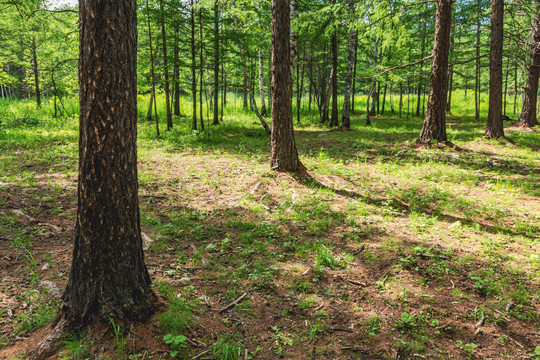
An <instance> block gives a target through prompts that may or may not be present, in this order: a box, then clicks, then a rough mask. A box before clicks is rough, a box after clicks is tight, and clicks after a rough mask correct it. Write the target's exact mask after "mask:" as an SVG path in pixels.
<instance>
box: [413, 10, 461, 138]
mask: <svg viewBox="0 0 540 360" xmlns="http://www.w3.org/2000/svg"><path fill="white" fill-rule="evenodd" d="M452 2H453V0H437V12H436V17H435V41H434V44H433V66H432V70H431V82H430V89H429V100H428V105H427V109H426V116H425V118H424V125H423V127H422V131H421V132H420V136H419V138H418V142H419V143H422V144H425V143H428V142H430V141H431V140H437V141H447V138H446V113H445V105H446V92H447V89H448V53H449V47H450V29H451V23H452Z"/></svg>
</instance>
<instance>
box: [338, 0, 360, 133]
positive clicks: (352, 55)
mask: <svg viewBox="0 0 540 360" xmlns="http://www.w3.org/2000/svg"><path fill="white" fill-rule="evenodd" d="M354 3H355V0H350V2H349V11H350V12H351V24H350V27H351V32H350V35H349V54H348V58H347V76H346V78H345V96H344V99H343V110H342V111H341V126H342V127H343V128H344V129H350V128H351V115H350V108H351V85H352V83H353V76H354V75H353V68H355V65H356V48H357V44H356V39H357V38H358V32H357V31H356V27H355V25H354V24H353V20H354V19H355V16H354ZM353 93H354V91H353ZM353 96H354V94H353Z"/></svg>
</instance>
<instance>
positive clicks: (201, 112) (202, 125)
mask: <svg viewBox="0 0 540 360" xmlns="http://www.w3.org/2000/svg"><path fill="white" fill-rule="evenodd" d="M199 39H200V41H201V46H200V49H199V118H200V119H199V121H200V124H201V131H204V116H203V89H204V88H203V65H204V58H203V52H204V42H203V40H204V39H203V23H202V9H199Z"/></svg>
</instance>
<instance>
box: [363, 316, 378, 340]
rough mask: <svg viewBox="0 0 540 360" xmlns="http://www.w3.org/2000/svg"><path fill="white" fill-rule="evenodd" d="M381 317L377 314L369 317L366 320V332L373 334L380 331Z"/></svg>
mask: <svg viewBox="0 0 540 360" xmlns="http://www.w3.org/2000/svg"><path fill="white" fill-rule="evenodd" d="M380 324H381V318H380V317H378V316H372V317H369V318H368V319H367V321H366V327H367V334H368V335H371V336H374V335H377V334H378V333H379V331H380Z"/></svg>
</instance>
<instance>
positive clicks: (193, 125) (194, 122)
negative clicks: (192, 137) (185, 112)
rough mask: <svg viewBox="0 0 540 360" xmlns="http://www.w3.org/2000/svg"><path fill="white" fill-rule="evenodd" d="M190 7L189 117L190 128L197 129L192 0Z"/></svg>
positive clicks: (193, 10) (193, 11)
mask: <svg viewBox="0 0 540 360" xmlns="http://www.w3.org/2000/svg"><path fill="white" fill-rule="evenodd" d="M190 8H191V16H190V19H191V97H192V99H193V103H192V106H193V109H192V111H193V115H192V119H191V128H192V129H193V130H197V75H196V68H197V63H196V60H195V58H196V52H197V49H196V47H195V9H194V8H193V0H191V2H190Z"/></svg>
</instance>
